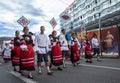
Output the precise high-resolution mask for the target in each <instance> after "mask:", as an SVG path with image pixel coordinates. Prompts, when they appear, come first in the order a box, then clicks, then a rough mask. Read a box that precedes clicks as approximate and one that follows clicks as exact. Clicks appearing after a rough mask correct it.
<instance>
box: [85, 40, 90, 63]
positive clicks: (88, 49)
mask: <svg viewBox="0 0 120 83" xmlns="http://www.w3.org/2000/svg"><path fill="white" fill-rule="evenodd" d="M91 51H92V49H91V45H90V42H89V40H86V44H85V58H86V63H92V53H91Z"/></svg>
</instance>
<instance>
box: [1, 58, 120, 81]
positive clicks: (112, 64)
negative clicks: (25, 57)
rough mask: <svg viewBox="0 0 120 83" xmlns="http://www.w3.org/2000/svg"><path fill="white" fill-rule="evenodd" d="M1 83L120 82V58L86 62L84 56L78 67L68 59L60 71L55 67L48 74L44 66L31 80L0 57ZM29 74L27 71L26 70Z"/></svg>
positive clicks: (34, 73)
mask: <svg viewBox="0 0 120 83" xmlns="http://www.w3.org/2000/svg"><path fill="white" fill-rule="evenodd" d="M0 62H1V64H0V70H1V71H0V78H1V79H0V83H120V76H119V75H120V60H119V59H102V61H101V62H97V61H96V59H93V63H92V64H90V63H85V59H84V58H83V59H82V60H81V61H80V62H81V64H80V65H79V66H78V67H73V66H72V65H71V63H70V62H69V61H67V62H66V63H67V66H68V67H67V68H64V69H63V71H58V70H57V69H56V68H55V67H53V71H54V73H53V75H52V76H48V75H47V74H46V69H45V68H43V73H42V75H39V74H38V73H37V72H36V71H37V68H36V71H35V72H33V76H34V79H33V80H30V79H28V78H26V77H23V76H21V75H20V74H19V73H15V72H13V71H12V67H11V63H4V62H3V61H2V59H0ZM25 74H26V76H27V72H25Z"/></svg>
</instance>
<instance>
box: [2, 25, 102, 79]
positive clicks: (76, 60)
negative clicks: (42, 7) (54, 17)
mask: <svg viewBox="0 0 120 83" xmlns="http://www.w3.org/2000/svg"><path fill="white" fill-rule="evenodd" d="M44 32H45V27H44V26H41V27H40V33H38V34H37V35H36V36H35V39H34V40H33V39H32V35H33V34H32V33H31V32H29V28H28V27H27V26H26V27H24V28H23V33H24V34H23V35H21V36H20V32H19V31H18V30H16V32H15V37H14V38H13V39H12V40H11V42H10V44H7V43H6V44H5V46H4V48H3V52H2V55H3V58H4V61H5V62H7V61H9V60H10V59H11V61H12V66H13V69H14V71H19V73H20V74H21V75H24V72H23V71H24V70H27V71H28V72H29V74H28V78H31V79H33V76H32V72H33V71H35V55H37V67H38V73H39V74H42V62H44V63H45V66H46V70H47V74H48V75H52V74H53V71H52V67H53V66H55V67H56V68H57V69H58V70H63V68H66V67H67V65H66V61H67V60H70V61H71V63H72V64H73V66H77V65H79V64H80V57H81V53H80V52H81V49H84V53H85V58H86V63H92V57H93V56H94V55H96V54H97V60H98V61H100V56H99V53H100V50H99V41H98V39H97V35H96V34H94V35H93V38H92V40H88V39H86V40H84V42H82V43H81V42H79V40H78V38H77V36H76V33H75V32H72V33H71V34H66V30H65V29H62V30H61V34H60V35H59V36H57V32H56V31H55V30H53V31H52V33H51V34H50V35H49V36H46V34H45V33H44ZM92 48H93V52H94V53H93V54H92ZM17 67H18V68H17ZM17 69H19V70H17Z"/></svg>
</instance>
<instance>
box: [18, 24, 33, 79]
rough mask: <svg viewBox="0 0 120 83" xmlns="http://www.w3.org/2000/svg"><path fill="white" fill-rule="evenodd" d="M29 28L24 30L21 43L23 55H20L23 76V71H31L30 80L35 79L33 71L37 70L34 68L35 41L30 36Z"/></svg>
mask: <svg viewBox="0 0 120 83" xmlns="http://www.w3.org/2000/svg"><path fill="white" fill-rule="evenodd" d="M28 31H29V29H28V27H27V26H25V27H24V28H23V33H24V34H23V35H22V36H21V38H20V41H21V45H20V48H21V53H20V69H21V74H22V75H23V70H27V71H29V74H28V78H31V79H33V76H32V71H34V70H35V67H34V51H33V40H32V37H31V36H30V35H29V34H28Z"/></svg>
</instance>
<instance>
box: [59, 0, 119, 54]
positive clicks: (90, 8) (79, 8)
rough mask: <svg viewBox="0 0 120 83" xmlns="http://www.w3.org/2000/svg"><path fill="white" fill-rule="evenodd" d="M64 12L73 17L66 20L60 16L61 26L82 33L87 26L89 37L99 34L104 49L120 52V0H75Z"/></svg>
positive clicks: (69, 30)
mask: <svg viewBox="0 0 120 83" xmlns="http://www.w3.org/2000/svg"><path fill="white" fill-rule="evenodd" d="M62 14H69V15H70V16H71V19H70V20H68V21H65V22H64V21H63V20H62V19H61V18H60V23H61V24H60V26H61V28H65V29H66V30H67V32H71V31H75V32H78V33H81V32H82V31H81V30H82V29H81V28H82V27H85V28H86V36H87V37H88V39H91V38H92V35H93V34H94V33H95V34H97V35H98V38H99V40H100V42H101V47H102V51H106V52H111V51H112V52H117V53H119V54H120V51H119V50H118V49H120V0H75V1H74V2H73V3H72V4H71V5H70V6H69V7H68V8H66V9H65V10H64V11H63V12H62V13H61V14H60V15H62ZM84 38H85V37H84ZM110 41H111V42H110ZM110 43H111V45H110ZM108 44H109V46H108Z"/></svg>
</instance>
